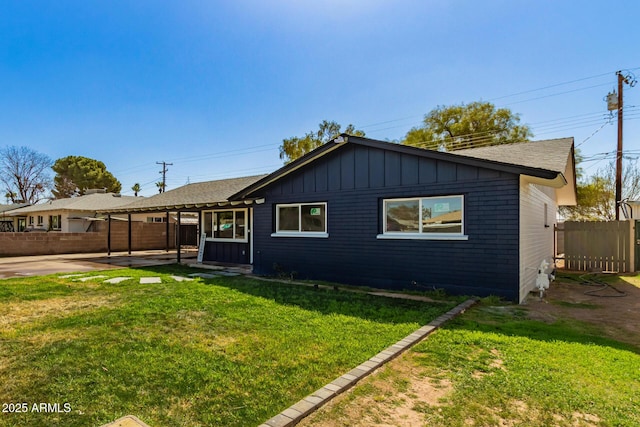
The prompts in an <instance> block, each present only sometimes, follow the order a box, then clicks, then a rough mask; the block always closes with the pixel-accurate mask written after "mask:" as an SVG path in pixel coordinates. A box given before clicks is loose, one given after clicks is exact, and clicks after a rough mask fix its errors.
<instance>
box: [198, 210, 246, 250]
mask: <svg viewBox="0 0 640 427" xmlns="http://www.w3.org/2000/svg"><path fill="white" fill-rule="evenodd" d="M208 212H210V213H211V237H209V236H207V238H206V241H208V242H235V243H249V209H247V208H242V209H216V210H212V211H203V212H202V230H204V229H205V227H204V221H205V217H206V215H204V214H205V213H208ZM222 212H233V236H234V237H233V238H220V237H215V233H216V231H215V230H216V219H217V216H216V213H222ZM237 212H244V237H242V238H240V239H238V238H236V237H235V235H236V225H237V222H236V221H237V220H236V213H237Z"/></svg>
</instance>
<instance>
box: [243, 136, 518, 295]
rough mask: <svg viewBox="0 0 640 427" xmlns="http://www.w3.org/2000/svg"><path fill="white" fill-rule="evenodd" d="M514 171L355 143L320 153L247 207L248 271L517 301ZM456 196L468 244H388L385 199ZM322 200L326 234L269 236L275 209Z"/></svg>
mask: <svg viewBox="0 0 640 427" xmlns="http://www.w3.org/2000/svg"><path fill="white" fill-rule="evenodd" d="M518 193H519V180H518V176H517V175H513V174H503V173H500V172H497V171H493V170H488V169H480V168H475V167H469V166H464V165H457V164H455V163H450V162H443V161H435V160H432V159H427V158H418V157H416V156H409V155H405V154H400V153H397V152H393V151H387V150H381V149H375V148H367V147H362V146H355V147H353V146H352V147H344V148H341V149H340V150H336V151H335V152H333V153H330V154H327V155H326V156H325V157H323V158H321V159H319V160H318V161H316V162H314V163H311V164H309V165H307V166H306V167H305V168H302V169H300V170H298V171H296V172H294V173H292V174H290V175H289V176H287V177H284V178H282V179H281V180H279V181H277V182H276V183H274V184H272V185H271V186H269V187H267V188H266V189H265V191H264V193H263V194H261V196H264V198H265V203H264V204H261V205H254V230H253V231H254V234H253V238H254V248H255V250H254V272H256V273H257V274H277V273H285V274H288V275H289V274H293V275H294V276H295V277H297V278H300V279H315V280H327V281H334V282H339V283H346V284H354V285H364V286H371V287H377V288H386V289H413V290H425V289H429V290H430V289H433V288H444V289H445V290H446V291H448V292H451V293H458V294H473V295H481V296H483V295H491V294H493V295H499V296H502V297H506V298H508V299H511V300H518V283H519V277H518V275H519V270H518V260H519V255H518V253H519V243H518V242H519V239H518V232H519V224H518V214H519V213H518V212H519V201H518ZM460 194H461V195H463V196H464V204H465V206H464V227H465V234H466V235H468V240H464V241H453V240H395V239H394V240H387V239H377V238H376V236H377V235H378V234H380V233H381V232H382V221H383V218H382V204H383V203H382V201H383V199H385V198H400V197H418V196H439V195H460ZM313 202H326V203H327V231H328V234H329V237H328V238H304V237H271V233H272V232H273V231H274V228H275V219H274V217H275V204H277V203H313Z"/></svg>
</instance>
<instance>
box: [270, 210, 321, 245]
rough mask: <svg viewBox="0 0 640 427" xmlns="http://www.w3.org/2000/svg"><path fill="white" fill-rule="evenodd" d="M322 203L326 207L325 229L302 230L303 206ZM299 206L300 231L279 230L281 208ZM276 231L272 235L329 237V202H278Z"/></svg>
mask: <svg viewBox="0 0 640 427" xmlns="http://www.w3.org/2000/svg"><path fill="white" fill-rule="evenodd" d="M307 205H322V206H323V207H324V231H302V206H307ZM290 207H297V208H298V231H278V230H279V229H280V208H290ZM275 215H276V231H275V232H274V233H271V237H315V238H324V239H326V238H328V237H329V233H328V231H327V230H328V224H327V216H328V215H327V202H305V203H278V204H276V213H275Z"/></svg>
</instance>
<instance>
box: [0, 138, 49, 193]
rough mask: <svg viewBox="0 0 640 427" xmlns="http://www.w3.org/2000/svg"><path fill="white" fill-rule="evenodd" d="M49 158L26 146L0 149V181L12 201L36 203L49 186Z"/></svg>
mask: <svg viewBox="0 0 640 427" xmlns="http://www.w3.org/2000/svg"><path fill="white" fill-rule="evenodd" d="M52 164H53V162H52V161H51V159H50V158H49V157H48V156H46V155H44V154H41V153H38V152H37V151H34V150H32V149H30V148H28V147H14V146H10V147H5V148H3V149H0V183H1V184H2V185H3V186H4V187H5V188H4V190H5V191H6V192H7V195H10V196H11V201H12V202H13V203H17V202H24V203H36V202H37V201H39V200H40V199H42V198H43V196H44V195H45V193H46V192H48V191H49V189H50V188H51V176H50V175H49V170H50V168H51V165H52Z"/></svg>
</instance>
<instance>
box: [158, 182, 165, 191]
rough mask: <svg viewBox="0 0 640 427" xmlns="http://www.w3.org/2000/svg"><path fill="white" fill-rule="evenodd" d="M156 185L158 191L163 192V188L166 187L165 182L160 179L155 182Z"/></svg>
mask: <svg viewBox="0 0 640 427" xmlns="http://www.w3.org/2000/svg"><path fill="white" fill-rule="evenodd" d="M156 187H158V193H164V189H165V187H166V185H165V183H164V182H162V181H158V182H156Z"/></svg>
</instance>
